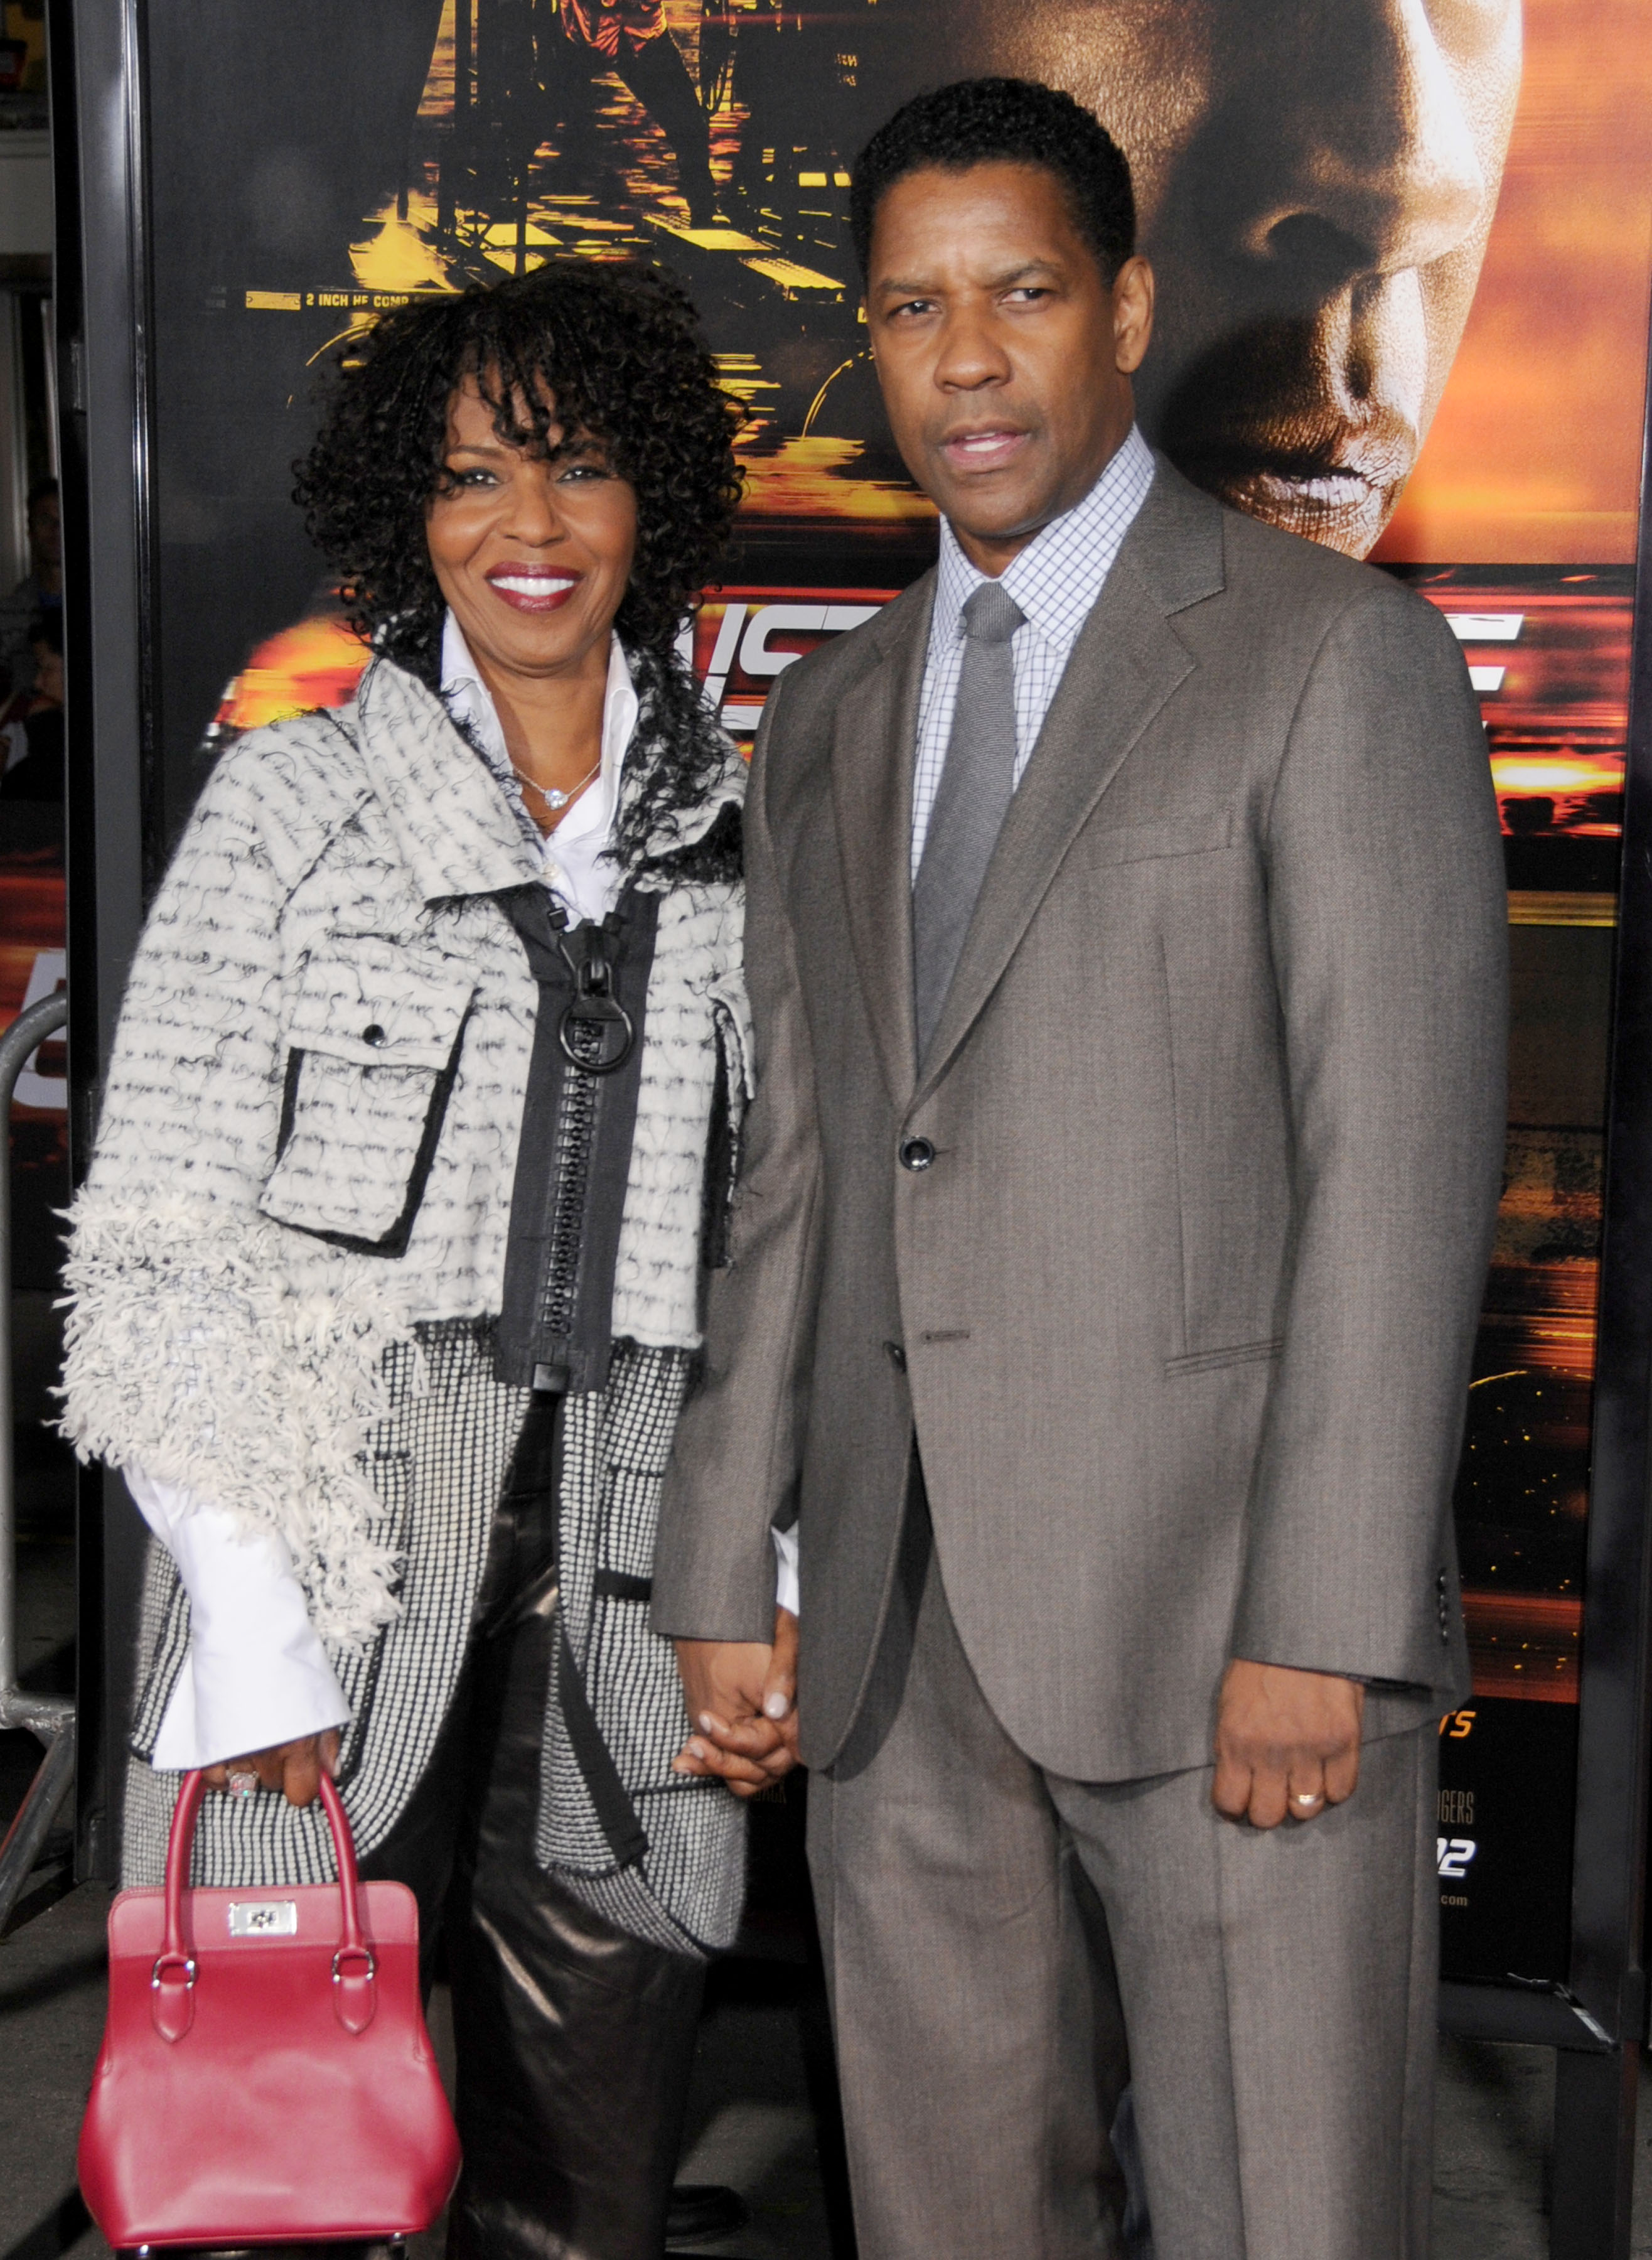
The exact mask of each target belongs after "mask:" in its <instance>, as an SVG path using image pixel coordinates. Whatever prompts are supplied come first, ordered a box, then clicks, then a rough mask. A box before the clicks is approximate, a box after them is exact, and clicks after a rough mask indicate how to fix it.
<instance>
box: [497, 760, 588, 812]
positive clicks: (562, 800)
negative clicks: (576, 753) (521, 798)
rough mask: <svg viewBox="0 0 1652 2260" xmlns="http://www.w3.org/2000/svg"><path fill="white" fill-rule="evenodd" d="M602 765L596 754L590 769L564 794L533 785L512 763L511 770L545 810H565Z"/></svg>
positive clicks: (531, 780) (531, 779)
mask: <svg viewBox="0 0 1652 2260" xmlns="http://www.w3.org/2000/svg"><path fill="white" fill-rule="evenodd" d="M602 765H603V757H602V755H600V754H598V755H597V758H596V760H595V761H594V762H592V763H591V765H590V768H589V769H587V770H586V772H585V774H584V776H583V777H581V779H580V781H579V783H577V784H571V785H569V788H568V790H567V791H566V792H558V791H557V790H555V788H554V786H546V785H542V784H535V783H534V782H533V778H532V777H531V776H528V774H527V773H526V770H524V769H517V768H516V763H515V762H511V768H512V769H516V773H517V776H518V779H519V781H520V782H521V783H523V784H525V785H526V787H527V789H528V790H529V791H530V792H536V793H538V795H539V797H540V799H541V800H542V801H543V802H544V803H545V805H546V806H547V808H566V807H567V806H568V804H569V801H570V800H572V799H573V797H574V796H575V794H576V793H579V792H583V791H584V790H585V788H586V786H587V785H588V784H589V783H590V781H591V779H592V778H593V777H594V776H596V774H597V770H598V769H600V768H601V767H602Z"/></svg>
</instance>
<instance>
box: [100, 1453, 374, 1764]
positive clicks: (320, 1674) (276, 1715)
mask: <svg viewBox="0 0 1652 2260" xmlns="http://www.w3.org/2000/svg"><path fill="white" fill-rule="evenodd" d="M124 1472H125V1479H126V1488H127V1490H128V1491H130V1492H131V1493H132V1498H134V1499H135V1500H136V1501H137V1503H138V1506H139V1510H140V1511H141V1513H142V1514H143V1518H144V1520H145V1521H146V1522H147V1524H148V1525H149V1527H150V1528H151V1529H152V1530H153V1531H154V1534H155V1536H156V1537H157V1538H159V1539H160V1541H161V1544H162V1545H163V1546H165V1548H167V1550H168V1553H169V1554H170V1555H171V1556H172V1558H173V1560H174V1561H175V1563H177V1566H178V1575H179V1577H181V1578H182V1581H183V1588H184V1591H186V1592H187V1593H188V1594H189V1596H190V1653H189V1656H188V1658H187V1659H186V1661H185V1663H184V1667H183V1670H182V1671H181V1672H180V1673H179V1675H178V1683H177V1685H176V1686H175V1688H174V1690H173V1691H172V1698H171V1700H170V1701H169V1702H168V1705H167V1710H166V1716H165V1717H164V1718H163V1719H162V1720H161V1732H160V1734H158V1735H157V1737H156V1740H155V1746H154V1754H153V1756H152V1758H151V1763H152V1764H154V1765H155V1766H157V1767H159V1768H160V1769H161V1770H163V1771H167V1772H171V1771H173V1770H176V1769H182V1768H183V1767H187V1766H205V1765H217V1764H218V1763H219V1762H220V1761H221V1760H223V1759H225V1758H235V1757H246V1756H250V1755H251V1754H252V1753H253V1752H254V1750H268V1749H275V1747H276V1746H277V1744H279V1743H282V1742H290V1741H296V1740H297V1738H298V1737H299V1736H300V1735H303V1734H319V1733H321V1731H322V1730H323V1728H324V1727H338V1726H342V1725H343V1724H344V1722H345V1720H347V1719H348V1717H349V1715H350V1706H349V1705H348V1704H347V1702H346V1701H345V1699H344V1696H343V1693H342V1691H340V1686H339V1683H338V1680H337V1678H336V1677H334V1674H333V1666H332V1665H331V1664H330V1663H328V1661H327V1655H326V1650H325V1649H324V1648H323V1647H322V1645H321V1642H320V1641H319V1640H318V1638H317V1636H316V1632H315V1628H314V1627H313V1626H312V1625H311V1621H310V1616H309V1612H308V1611H307V1609H306V1608H305V1606H304V1588H303V1587H302V1586H301V1585H300V1584H299V1583H298V1580H297V1577H295V1576H294V1575H293V1570H292V1560H291V1556H290V1555H289V1553H288V1551H287V1548H286V1547H285V1546H284V1545H283V1544H282V1541H281V1539H280V1538H279V1537H277V1536H276V1535H275V1534H274V1533H273V1532H272V1533H270V1534H268V1535H266V1536H263V1537H254V1538H247V1537H245V1536H244V1535H243V1534H242V1532H241V1530H240V1527H239V1526H238V1525H237V1524H236V1523H235V1522H234V1521H233V1520H232V1518H231V1517H230V1516H229V1515H228V1514H226V1513H225V1511H224V1510H223V1509H222V1508H221V1507H217V1506H213V1505H210V1504H209V1503H208V1502H206V1501H205V1500H203V1499H197V1498H196V1497H195V1495H194V1493H193V1492H192V1491H186V1490H184V1489H183V1488H182V1485H181V1484H164V1483H155V1482H153V1481H152V1480H151V1479H150V1478H149V1477H147V1476H146V1475H145V1474H144V1473H143V1472H142V1470H140V1469H137V1468H128V1469H126V1470H125V1471H124Z"/></svg>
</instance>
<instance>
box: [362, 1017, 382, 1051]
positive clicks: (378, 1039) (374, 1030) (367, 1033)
mask: <svg viewBox="0 0 1652 2260" xmlns="http://www.w3.org/2000/svg"><path fill="white" fill-rule="evenodd" d="M361 1041H362V1042H363V1043H364V1044H371V1045H372V1047H373V1048H374V1050H375V1051H376V1050H377V1049H378V1048H379V1046H380V1045H381V1044H382V1043H383V1041H384V1031H383V1028H381V1027H380V1026H379V1024H378V1022H377V1021H376V1020H369V1021H368V1025H367V1026H366V1027H365V1028H363V1029H362V1031H361Z"/></svg>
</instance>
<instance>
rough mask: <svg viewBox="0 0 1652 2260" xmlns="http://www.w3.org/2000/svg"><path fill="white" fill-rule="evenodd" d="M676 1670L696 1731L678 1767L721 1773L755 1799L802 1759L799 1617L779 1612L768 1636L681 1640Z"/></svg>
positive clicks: (693, 1771) (674, 1763) (732, 1786)
mask: <svg viewBox="0 0 1652 2260" xmlns="http://www.w3.org/2000/svg"><path fill="white" fill-rule="evenodd" d="M676 1651H677V1670H678V1672H679V1674H680V1675H681V1677H682V1680H683V1701H684V1703H685V1704H686V1705H687V1706H688V1713H689V1717H690V1720H691V1721H692V1722H693V1724H694V1726H695V1727H696V1729H697V1732H696V1733H694V1734H690V1737H689V1739H688V1741H686V1742H685V1743H684V1745H683V1749H682V1750H681V1751H680V1752H679V1753H678V1755H677V1756H676V1757H675V1758H674V1759H673V1760H672V1762H671V1763H672V1770H673V1771H675V1772H676V1773H685V1774H699V1775H704V1774H716V1775H717V1776H718V1777H719V1778H720V1779H721V1780H723V1781H725V1782H726V1783H727V1784H728V1786H729V1787H730V1789H732V1790H733V1792H734V1794H735V1796H736V1797H755V1796H756V1794H757V1792H758V1791H759V1790H760V1789H767V1788H768V1787H769V1784H771V1783H773V1782H776V1781H779V1780H780V1779H781V1778H782V1777H783V1775H785V1774H789V1773H790V1771H791V1769H792V1768H793V1766H795V1765H796V1764H797V1618H796V1617H794V1616H793V1615H792V1613H791V1611H790V1609H776V1611H775V1637H774V1643H773V1645H772V1646H771V1647H765V1646H764V1645H763V1643H762V1641H736V1640H680V1641H678V1642H677V1644H676Z"/></svg>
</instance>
